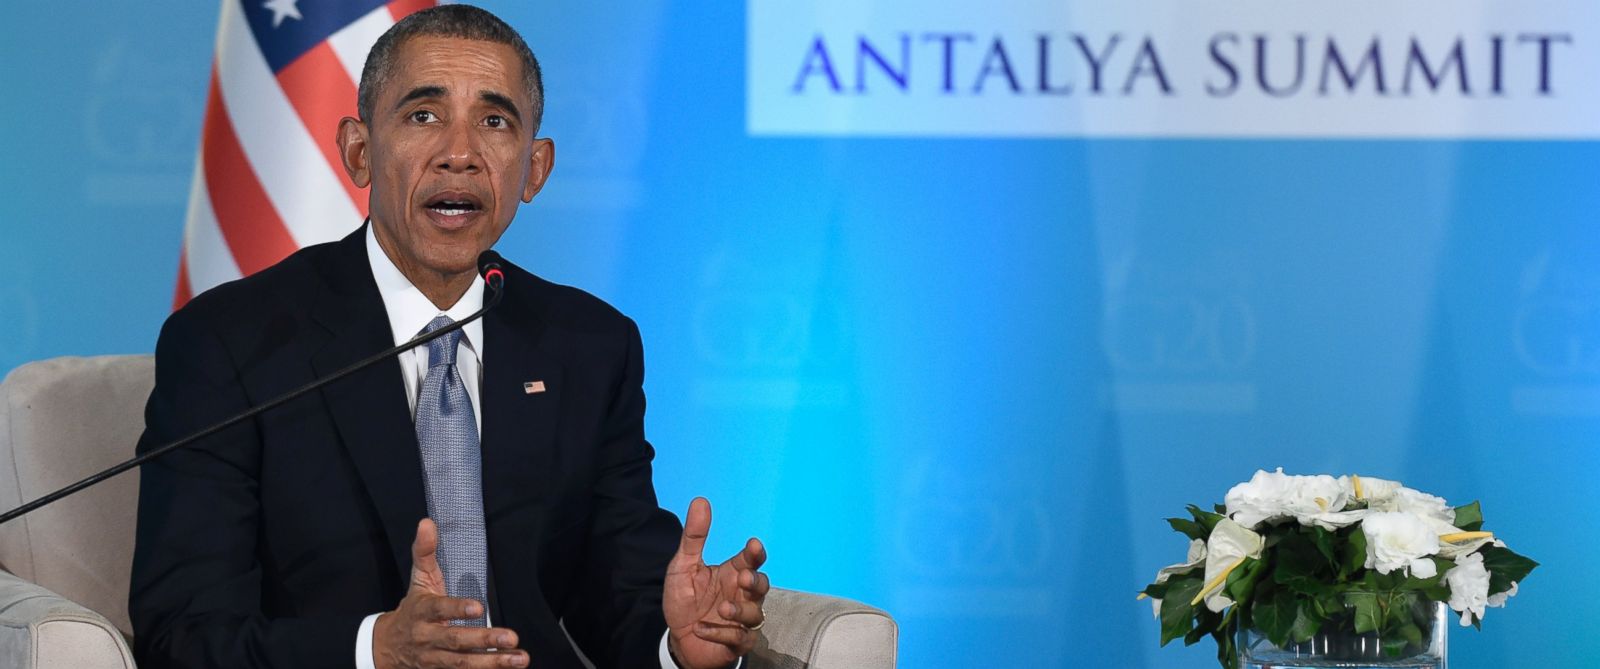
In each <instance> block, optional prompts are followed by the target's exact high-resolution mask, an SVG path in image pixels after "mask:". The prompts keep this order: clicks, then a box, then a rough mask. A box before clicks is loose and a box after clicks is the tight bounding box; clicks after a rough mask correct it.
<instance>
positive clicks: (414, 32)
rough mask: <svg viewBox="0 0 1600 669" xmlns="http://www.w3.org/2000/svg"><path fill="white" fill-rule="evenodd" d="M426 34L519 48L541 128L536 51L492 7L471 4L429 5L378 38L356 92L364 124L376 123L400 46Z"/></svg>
mask: <svg viewBox="0 0 1600 669" xmlns="http://www.w3.org/2000/svg"><path fill="white" fill-rule="evenodd" d="M423 36H433V37H457V38H461V39H471V40H482V41H485V42H494V43H496V44H504V45H506V46H509V47H511V49H512V50H513V51H516V52H517V55H518V56H520V57H521V58H522V77H523V82H524V83H525V84H526V85H527V87H528V97H529V98H530V99H532V100H533V125H532V128H533V131H534V132H538V131H539V119H540V117H542V116H543V115H544V79H543V77H542V76H541V75H540V73H539V59H537V58H534V57H533V51H532V50H531V49H529V48H528V43H527V42H524V41H522V35H519V34H517V31H516V29H514V28H512V27H511V26H509V25H506V22H505V21H501V20H500V17H498V16H495V15H494V14H491V13H489V12H488V10H485V9H482V8H479V7H473V6H471V5H440V6H438V7H429V8H427V9H424V10H422V11H420V12H417V13H415V14H412V15H410V16H407V17H405V18H403V19H400V20H399V21H398V22H396V23H395V24H394V25H393V26H390V27H389V30H388V31H386V32H384V33H383V36H382V37H379V38H378V41H377V42H376V43H374V44H373V45H372V51H371V52H370V53H368V54H367V63H366V66H364V67H362V68H361V87H360V90H359V91H358V92H357V93H356V113H358V114H360V115H361V122H362V123H367V124H371V123H372V107H373V105H375V104H377V98H378V91H379V90H380V89H382V88H383V87H384V86H386V85H388V83H389V79H390V78H391V77H393V76H394V61H395V54H397V53H398V52H399V51H400V46H401V45H403V44H405V43H406V41H407V40H410V39H411V38H413V37H423Z"/></svg>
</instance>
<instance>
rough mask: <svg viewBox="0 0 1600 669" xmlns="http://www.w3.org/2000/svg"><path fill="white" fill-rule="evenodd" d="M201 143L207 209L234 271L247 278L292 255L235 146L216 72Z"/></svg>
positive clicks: (246, 161) (264, 196)
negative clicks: (229, 253)
mask: <svg viewBox="0 0 1600 669" xmlns="http://www.w3.org/2000/svg"><path fill="white" fill-rule="evenodd" d="M200 142H201V147H200V151H201V154H202V155H203V156H204V157H203V158H202V160H203V161H204V163H205V170H206V192H207V193H209V194H210V196H211V209H212V211H214V212H215V213H216V218H217V227H219V228H221V229H222V238H223V239H225V240H227V242H228V249H229V250H231V251H232V252H233V259H234V261H235V262H237V263H238V265H239V271H240V272H241V273H243V274H244V275H246V276H248V275H250V274H254V273H256V272H258V271H260V270H262V269H265V268H267V267H270V266H271V265H272V264H273V263H275V262H278V261H279V260H282V259H283V258H285V257H287V256H288V255H289V254H291V253H294V251H295V249H296V248H298V247H297V246H296V244H295V242H294V238H293V237H290V236H289V231H288V229H286V228H284V227H283V221H282V220H280V219H279V218H278V212H277V210H276V209H274V208H273V207H272V200H271V199H269V198H268V197H267V193H266V191H264V190H262V188H261V183H260V182H259V181H257V177H256V172H255V169H254V168H253V167H251V165H250V160H249V158H246V157H245V153H244V149H243V148H242V147H240V146H239V138H238V136H237V135H235V134H234V129H233V122H232V121H231V120H229V118H228V111H227V110H226V109H225V108H224V107H223V100H222V91H221V87H220V85H219V83H218V81H217V71H216V68H215V67H213V68H212V70H211V93H210V94H209V95H208V96H206V120H205V129H204V130H203V131H202V135H201V138H200Z"/></svg>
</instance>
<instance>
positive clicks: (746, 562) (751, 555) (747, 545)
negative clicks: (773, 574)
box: [728, 537, 767, 569]
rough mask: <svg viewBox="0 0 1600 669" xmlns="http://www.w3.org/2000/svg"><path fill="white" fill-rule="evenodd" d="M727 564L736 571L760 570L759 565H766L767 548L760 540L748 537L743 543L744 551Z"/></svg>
mask: <svg viewBox="0 0 1600 669" xmlns="http://www.w3.org/2000/svg"><path fill="white" fill-rule="evenodd" d="M728 563H729V564H731V565H733V566H734V567H736V568H738V569H760V568H761V565H763V564H766V563H767V547H766V546H765V545H764V544H762V543H761V540H760V539H757V538H755V537H750V540H749V541H746V542H744V549H743V550H741V551H739V554H738V555H735V556H733V559H732V560H729V561H728Z"/></svg>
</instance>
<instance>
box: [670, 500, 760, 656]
mask: <svg viewBox="0 0 1600 669" xmlns="http://www.w3.org/2000/svg"><path fill="white" fill-rule="evenodd" d="M710 532H711V503H710V502H707V501H706V500H705V498H703V497H696V498H695V499H694V501H693V502H691V503H690V504H689V515H688V517H687V518H685V519H684V523H683V541H681V542H680V543H679V544H678V554H677V555H674V556H673V557H672V562H671V564H668V565H667V580H666V584H665V585H664V586H663V588H662V593H661V608H662V612H663V613H665V614H666V617H667V632H668V637H667V639H668V641H667V643H668V645H669V647H670V648H671V650H672V655H673V657H674V658H676V659H677V661H678V664H680V665H682V666H683V667H684V669H721V668H723V667H728V666H732V665H733V663H734V661H735V660H737V659H739V657H740V656H742V655H744V654H745V653H748V652H750V649H751V648H753V647H755V644H756V636H757V634H758V632H756V631H755V630H753V629H751V628H753V627H760V626H761V622H762V621H763V620H765V615H764V614H763V613H762V611H761V604H762V602H763V601H765V600H766V598H767V589H768V587H769V585H768V582H767V575H766V574H763V573H761V572H760V571H759V570H760V569H761V565H762V563H765V562H766V561H767V549H766V548H765V547H763V546H762V545H761V541H760V540H759V539H751V540H749V541H747V542H745V545H744V550H741V551H739V554H738V555H735V556H733V558H732V559H730V560H728V561H727V562H724V563H722V564H719V565H715V566H706V563H705V560H704V559H702V558H701V555H700V554H701V552H702V551H704V550H705V547H706V535H707V534H709V533H710Z"/></svg>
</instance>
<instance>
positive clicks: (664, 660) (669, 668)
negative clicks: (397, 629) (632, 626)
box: [360, 630, 744, 669]
mask: <svg viewBox="0 0 1600 669" xmlns="http://www.w3.org/2000/svg"><path fill="white" fill-rule="evenodd" d="M669 633H671V630H667V631H666V632H662V633H661V669H682V668H681V667H679V666H678V663H677V662H675V661H673V659H672V651H670V650H668V649H667V634H669ZM743 668H744V658H742V657H741V658H739V660H738V661H737V662H734V663H733V667H732V669H743ZM360 669H372V668H371V667H360Z"/></svg>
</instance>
